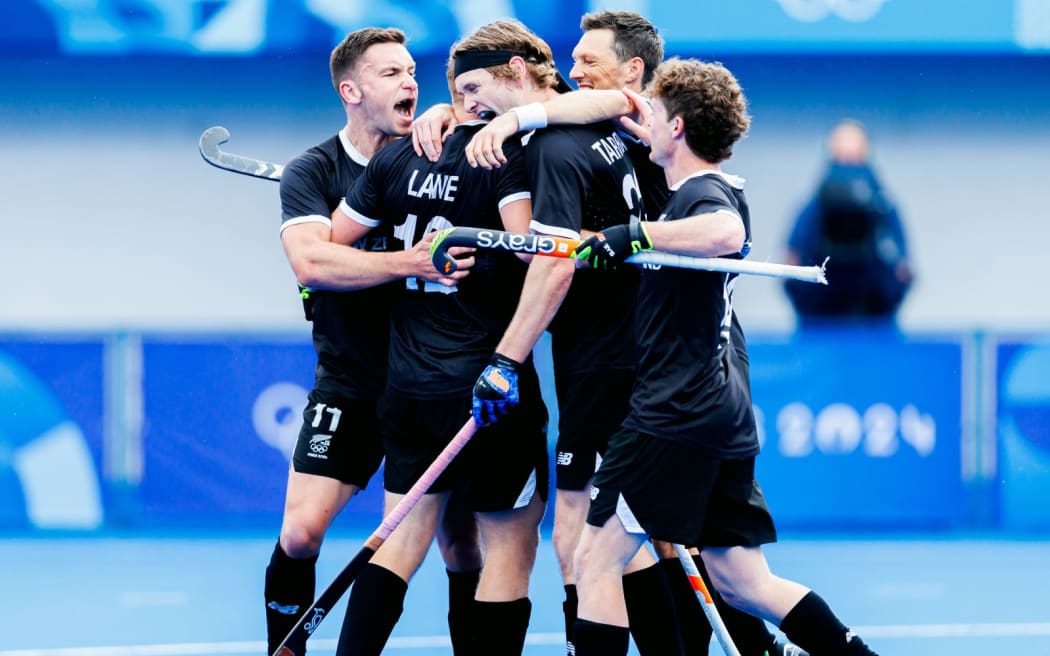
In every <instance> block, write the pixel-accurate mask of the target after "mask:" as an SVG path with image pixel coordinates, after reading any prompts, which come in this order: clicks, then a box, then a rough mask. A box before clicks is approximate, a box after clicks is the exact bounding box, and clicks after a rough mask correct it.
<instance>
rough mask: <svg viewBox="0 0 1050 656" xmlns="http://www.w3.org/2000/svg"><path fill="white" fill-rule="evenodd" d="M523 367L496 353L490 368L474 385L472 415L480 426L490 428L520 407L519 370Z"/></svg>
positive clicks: (488, 367) (486, 368) (490, 361)
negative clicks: (489, 426) (516, 407)
mask: <svg viewBox="0 0 1050 656" xmlns="http://www.w3.org/2000/svg"><path fill="white" fill-rule="evenodd" d="M520 366H521V365H520V364H519V363H517V362H515V361H514V360H511V359H510V358H508V357H507V356H505V355H501V354H499V353H495V354H493V356H492V359H491V360H489V366H487V367H485V371H483V372H481V376H480V377H478V382H476V383H474V402H473V405H472V406H471V413H472V414H473V415H474V421H476V422H477V423H478V425H479V426H488V425H489V424H494V423H496V422H497V421H499V418H500V417H502V416H504V415H506V414H507V413H508V412H510V409H511V408H513V407H514V406H516V405H518V368H519V367H520Z"/></svg>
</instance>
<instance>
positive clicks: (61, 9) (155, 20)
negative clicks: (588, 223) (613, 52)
mask: <svg viewBox="0 0 1050 656" xmlns="http://www.w3.org/2000/svg"><path fill="white" fill-rule="evenodd" d="M598 4H599V3H593V2H585V1H583V0H568V1H565V0H562V1H557V2H556V1H554V0H532V1H531V2H523V1H513V2H503V3H500V2H494V3H450V2H444V1H440V0H431V1H426V0H404V1H402V2H396V3H395V2H369V3H363V2H361V3H351V2H310V3H308V2H306V1H305V0H269V1H262V0H258V1H254V2H222V1H219V2H216V1H215V0H153V1H152V2H134V3H132V2H115V1H107V0H103V1H101V2H95V3H88V4H85V3H83V2H79V1H75V0H49V1H47V2H25V1H21V2H18V1H16V2H9V3H6V6H5V7H4V8H3V9H0V18H2V19H3V20H2V21H0V46H2V50H0V51H3V50H7V51H17V52H26V51H29V52H33V51H38V52H51V51H59V52H64V53H77V54H80V53H88V54H97V53H109V54H115V53H128V52H154V53H164V54H240V55H254V54H260V53H275V54H283V53H287V52H288V51H290V50H298V51H301V50H304V49H305V50H315V51H324V50H325V49H330V48H331V47H332V45H334V43H335V42H337V41H338V40H339V39H340V38H341V37H342V35H343V34H345V33H346V32H348V31H350V30H353V29H357V28H359V27H364V26H366V25H399V26H401V27H403V28H404V29H405V30H406V31H408V32H409V33H410V34H411V35H412V40H413V47H414V49H415V50H417V51H418V52H421V53H424V52H425V53H431V52H438V51H445V50H446V49H447V47H448V45H449V40H450V39H452V38H454V37H455V36H456V35H462V34H464V33H466V32H468V31H469V30H470V29H472V28H473V27H475V26H477V25H480V24H482V23H485V22H488V21H489V20H493V19H495V18H498V17H501V16H504V15H508V14H513V15H515V16H517V17H518V18H520V19H521V20H523V21H524V22H525V23H526V24H527V25H529V26H530V27H532V29H534V30H535V31H536V32H537V33H538V34H540V35H542V36H543V37H544V38H546V39H547V40H548V41H550V42H551V43H552V44H553V45H556V46H562V45H567V44H569V43H570V42H572V41H574V40H575V38H576V26H577V25H578V24H579V17H580V15H581V14H583V13H584V12H586V11H588V10H593V9H597V8H610V9H615V8H617V7H613V6H607V5H606V4H602V5H600V6H596V5H598ZM630 8H631V9H634V10H636V11H638V12H640V13H642V14H643V15H645V16H647V17H648V18H649V19H650V20H652V22H653V23H654V24H656V25H660V26H664V28H665V33H666V37H667V39H668V42H669V44H671V45H672V46H678V45H681V44H683V43H690V44H692V43H706V44H713V45H714V46H716V47H718V48H726V49H745V50H765V51H774V52H775V51H796V50H810V51H817V52H844V51H853V52H858V51H859V52H881V51H898V52H924V51H947V52H954V51H960V50H967V51H971V50H975V49H976V50H984V51H999V52H1002V51H1016V50H1022V49H1047V48H1050V32H1048V29H1047V25H1046V19H1047V17H1046V12H1045V10H1044V9H1042V3H1041V2H1040V0H1015V1H1012V2H1007V1H1005V0H1003V1H1000V2H980V3H972V4H969V5H967V6H966V10H965V11H960V10H959V6H958V4H957V3H955V2H952V0H909V1H908V2H890V1H889V0H837V1H832V0H776V1H774V0H736V1H735V2H695V1H690V0H675V1H667V0H661V1H660V2H656V1H655V0H650V1H646V0H635V1H634V2H631V3H630Z"/></svg>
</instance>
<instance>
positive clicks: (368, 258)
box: [300, 201, 474, 291]
mask: <svg viewBox="0 0 1050 656" xmlns="http://www.w3.org/2000/svg"><path fill="white" fill-rule="evenodd" d="M347 209H348V208H347V207H346V203H345V201H344V202H343V203H342V204H341V205H340V206H339V207H338V208H336V210H335V211H334V212H333V213H332V229H331V233H330V242H329V243H328V247H329V248H324V249H320V248H319V249H318V250H316V251H314V252H313V254H314V255H316V259H315V260H314V261H313V262H311V264H312V265H313V268H314V271H316V273H317V276H316V278H317V281H318V282H317V284H313V285H308V286H309V287H311V288H313V289H335V290H344V291H345V290H351V289H363V288H366V287H374V286H376V285H381V284H383V283H387V282H392V281H395V280H401V279H404V278H419V279H421V280H426V281H430V282H438V283H441V284H443V285H446V286H452V285H454V284H456V281H457V280H460V279H461V278H463V277H464V276H466V275H467V274H468V273H469V271H468V270H469V269H470V267H471V266H473V264H474V259H473V258H471V257H468V258H459V259H457V265H458V267H459V268H458V269H457V271H456V272H455V273H454V274H452V275H451V276H445V275H442V274H441V273H440V272H439V271H438V270H437V269H435V268H434V264H433V261H432V260H431V259H430V242H431V241H433V239H434V234H435V233H430V234H427V235H424V236H423V238H422V239H421V240H419V241H418V242H417V243H415V244H414V245H413V246H412V247H411V248H408V249H405V250H393V251H368V250H362V249H359V248H354V247H352V246H351V244H356V243H358V242H359V241H360V240H361V239H363V238H365V237H366V236H367V235H368V233H369V231H370V230H371V229H372V228H373V227H374V225H367V224H362V223H361V222H360V221H358V220H355V218H352V217H351V216H350V214H349V213H348V211H347ZM300 283H301V284H304V285H305V284H306V283H303V282H302V281H301V280H300Z"/></svg>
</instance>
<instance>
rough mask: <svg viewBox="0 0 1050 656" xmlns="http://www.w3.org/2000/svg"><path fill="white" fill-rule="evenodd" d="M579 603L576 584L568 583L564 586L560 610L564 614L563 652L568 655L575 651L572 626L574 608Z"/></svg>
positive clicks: (574, 622)
mask: <svg viewBox="0 0 1050 656" xmlns="http://www.w3.org/2000/svg"><path fill="white" fill-rule="evenodd" d="M579 605H580V598H579V597H577V596H576V586H575V585H573V584H569V585H567V586H565V601H563V602H561V612H562V614H563V615H564V616H565V652H566V653H567V654H568V656H574V654H575V653H576V643H574V642H573V639H572V632H573V631H574V629H573V626H574V625H575V624H576V608H577V607H578V606H579Z"/></svg>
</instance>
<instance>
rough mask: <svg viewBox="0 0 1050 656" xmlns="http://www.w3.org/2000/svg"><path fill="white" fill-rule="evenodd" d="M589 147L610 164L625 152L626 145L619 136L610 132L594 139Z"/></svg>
mask: <svg viewBox="0 0 1050 656" xmlns="http://www.w3.org/2000/svg"><path fill="white" fill-rule="evenodd" d="M591 148H592V149H594V150H596V151H597V152H598V154H600V155H601V156H602V157H603V158H604V159H605V162H606V163H607V164H612V163H613V162H615V161H616V160H618V159H620V158H621V157H623V154H624V153H625V152H627V146H626V145H624V143H623V141H622V140H621V139H620V137H618V136H617V135H615V134H610V135H609V136H608V137H604V138H602V139H599V140H598V141H595V142H594V143H592V144H591Z"/></svg>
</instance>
